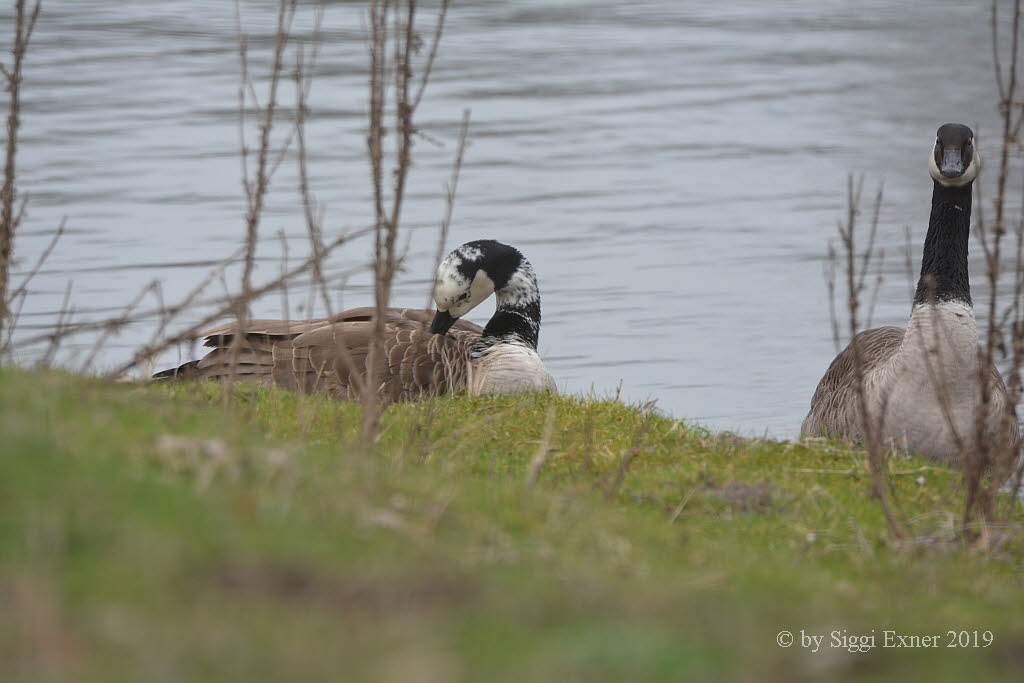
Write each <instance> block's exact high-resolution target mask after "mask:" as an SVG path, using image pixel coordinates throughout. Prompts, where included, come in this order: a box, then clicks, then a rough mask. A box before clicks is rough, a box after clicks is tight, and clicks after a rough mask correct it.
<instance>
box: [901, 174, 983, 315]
mask: <svg viewBox="0 0 1024 683" xmlns="http://www.w3.org/2000/svg"><path fill="white" fill-rule="evenodd" d="M932 182H934V183H935V189H934V190H933V191H932V213H931V217H930V218H929V220H928V235H927V236H926V237H925V239H924V256H923V257H922V259H921V278H920V279H919V280H918V282H917V291H916V292H915V294H914V305H915V306H916V305H918V304H924V303H930V302H934V303H943V302H950V301H953V302H960V303H964V304H966V305H968V306H970V305H971V283H970V280H969V278H968V275H967V243H968V241H969V238H970V234H971V185H972V184H973V183H967V184H966V185H963V186H961V187H947V186H945V185H943V184H941V183H939V182H935V181H934V180H933V181H932Z"/></svg>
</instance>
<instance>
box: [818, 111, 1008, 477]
mask: <svg viewBox="0 0 1024 683" xmlns="http://www.w3.org/2000/svg"><path fill="white" fill-rule="evenodd" d="M980 167H981V157H980V156H979V155H978V152H977V150H976V149H975V148H974V133H973V132H972V131H971V129H970V128H968V127H967V126H964V125H960V124H956V123H947V124H946V125H944V126H942V127H941V128H939V130H938V134H937V137H936V140H935V148H934V150H933V152H932V155H931V158H930V160H929V162H928V170H929V172H930V174H931V177H932V179H933V181H934V189H933V190H932V209H931V217H930V219H929V221H928V234H927V236H926V237H925V242H924V256H923V258H922V260H921V276H920V279H919V280H918V283H917V290H916V292H915V295H914V305H913V309H912V312H911V315H910V320H909V322H908V324H907V329H906V330H903V329H902V328H899V327H879V328H876V329H872V330H865V331H863V332H861V333H860V334H858V335H857V336H856V337H854V339H853V341H852V342H851V343H850V345H848V346H847V347H846V348H845V349H844V350H843V352H842V353H840V354H839V355H838V356H837V357H836V358H835V360H833V361H832V364H831V365H830V366H829V368H828V370H827V371H826V372H825V376H824V377H822V378H821V382H819V383H818V388H817V389H816V390H815V392H814V397H813V398H812V399H811V410H810V412H809V413H808V414H807V417H806V419H804V423H803V426H802V427H801V435H804V436H826V435H827V436H839V437H845V438H847V439H850V440H851V441H855V442H863V441H864V434H862V425H861V418H860V408H859V401H858V397H857V394H856V388H855V382H856V374H855V367H854V364H855V358H854V351H853V348H854V345H856V346H857V347H858V349H859V352H860V357H861V363H862V368H863V369H864V388H865V392H866V393H865V398H866V399H867V403H868V412H869V414H870V415H871V416H872V419H877V416H878V415H879V414H880V413H882V411H883V409H884V419H883V422H882V439H883V441H884V442H885V444H886V445H895V446H897V447H901V448H904V449H906V450H907V451H910V452H915V453H919V454H921V455H925V456H927V457H930V458H932V459H935V460H940V461H945V462H956V461H957V460H958V459H959V457H960V453H961V448H960V447H958V445H957V440H958V439H960V440H961V442H962V444H963V445H964V446H965V447H969V446H970V444H971V443H973V439H974V425H975V408H976V406H977V405H978V403H979V402H980V389H979V383H978V362H979V361H978V330H977V326H976V323H975V319H974V308H973V306H972V304H971V288H970V282H969V280H968V275H967V242H968V237H969V235H970V227H971V186H972V184H973V183H974V179H975V178H976V177H977V176H978V170H979V169H980ZM991 373H992V377H993V382H992V384H991V387H992V389H991V391H992V394H993V395H992V397H991V398H992V404H991V412H990V413H989V414H988V415H987V416H986V417H987V419H986V421H985V425H986V426H985V430H986V433H985V434H984V437H985V438H987V439H996V438H1003V439H1007V438H1008V439H1011V440H1012V441H1010V442H1009V443H1016V440H1017V433H1018V430H1019V427H1018V425H1017V421H1016V416H1012V415H1011V414H1010V413H1011V412H1012V408H1010V403H1009V401H1008V399H1007V396H1006V388H1005V386H1004V385H1003V381H1002V379H1001V378H1000V377H999V373H998V371H996V369H995V368H994V367H992V368H991ZM951 426H952V427H951ZM953 429H955V433H954V432H953V431H952V430H953ZM1003 443H1007V442H1006V441H1004V442H1003Z"/></svg>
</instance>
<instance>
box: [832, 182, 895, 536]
mask: <svg viewBox="0 0 1024 683" xmlns="http://www.w3.org/2000/svg"><path fill="white" fill-rule="evenodd" d="M862 190H863V182H862V181H861V180H857V181H855V180H854V178H853V177H852V176H851V177H850V178H848V180H847V203H846V216H845V218H844V220H842V221H840V222H839V225H838V235H839V240H838V250H837V248H836V246H832V245H830V246H829V267H828V270H827V271H826V272H827V276H826V279H827V282H828V290H829V295H830V301H831V302H833V303H832V304H831V307H830V311H831V321H832V334H833V338H834V340H835V341H836V342H838V341H839V339H840V328H841V323H840V321H839V316H838V313H837V309H836V306H835V304H834V300H835V292H836V279H837V274H839V275H841V276H842V278H843V285H844V287H845V290H846V301H845V307H846V311H847V319H846V328H847V333H848V334H849V338H850V340H851V343H850V346H849V348H850V349H851V351H852V354H853V367H854V372H853V380H854V394H855V398H856V402H857V414H858V419H859V421H860V429H859V431H860V435H861V439H862V441H863V444H864V447H865V449H866V450H867V454H868V470H869V472H870V473H871V486H872V491H873V493H874V495H875V497H876V498H877V499H878V502H879V504H880V506H881V508H882V513H883V515H884V516H885V522H886V526H887V527H888V529H889V534H890V535H891V536H892V537H893V538H896V539H900V538H903V537H904V536H905V532H904V529H903V525H902V523H901V522H900V521H899V520H900V517H901V515H900V513H899V510H898V508H897V506H896V502H895V501H894V500H893V497H892V487H891V486H890V484H889V475H888V462H887V460H888V456H889V446H888V444H886V443H885V440H884V438H883V434H884V427H885V409H886V404H887V402H888V401H887V397H885V398H883V401H882V405H880V406H879V407H878V408H877V410H875V411H873V410H872V406H871V401H869V400H868V392H867V388H866V385H865V377H866V374H867V369H866V361H865V358H864V351H863V348H862V344H860V343H858V340H857V335H858V334H859V333H860V332H861V330H862V327H861V309H862V305H863V304H862V300H863V297H864V295H865V293H866V292H867V291H868V280H867V277H868V273H869V272H870V271H871V269H872V265H873V263H875V262H876V261H878V260H879V259H880V258H881V257H882V254H881V252H880V250H878V249H877V248H876V247H875V238H876V235H877V234H878V219H879V215H880V212H881V206H882V189H881V187H880V188H879V189H878V193H877V194H876V195H875V199H874V202H873V204H872V212H871V218H870V223H869V226H868V235H867V242H866V244H865V246H864V247H863V249H862V248H861V246H860V243H859V241H858V238H859V236H860V235H859V232H858V228H859V225H858V219H859V217H860V205H861V196H862ZM881 281H882V280H881V275H879V276H878V277H877V278H876V280H875V285H874V291H875V292H876V293H877V291H878V288H879V286H880V285H881ZM875 298H876V297H875V296H874V295H873V296H872V301H874V300H875ZM872 305H873V304H872ZM868 316H869V318H870V312H869V314H868ZM836 347H837V348H838V347H839V344H838V343H837V344H836Z"/></svg>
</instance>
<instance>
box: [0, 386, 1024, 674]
mask: <svg viewBox="0 0 1024 683" xmlns="http://www.w3.org/2000/svg"><path fill="white" fill-rule="evenodd" d="M222 398H223V397H222V396H221V394H220V393H219V389H217V388H216V387H213V386H209V385H206V386H195V385H192V386H174V387H166V386H163V387H161V386H138V385H128V384H119V385H112V384H109V383H102V382H98V381H91V380H84V379H80V378H73V377H68V376H65V375H60V374H41V373H22V372H12V371H6V372H0V451H2V453H3V456H2V457H0V607H2V610H0V611H2V614H3V617H2V618H0V670H3V671H4V672H5V673H4V677H3V678H4V680H5V681H12V682H13V681H40V680H75V681H138V680H158V679H159V680H189V681H200V680H229V681H234V680H237V681H252V680H280V681H284V680H289V681H295V680H351V681H357V680H358V681H370V680H388V681H390V680H394V681H398V680H403V681H460V680H487V681H522V680H529V681H572V680H579V681H588V682H592V681H617V680H630V681H659V680H687V681H693V680H698V681H703V680H750V681H792V680H802V679H807V680H818V679H837V678H849V679H851V680H893V679H907V680H950V681H959V680H965V679H967V678H968V677H972V678H974V679H975V680H1007V681H1009V680H1020V678H1019V676H1020V671H1021V669H1022V667H1024V621H1022V620H1021V619H1020V612H1021V609H1022V607H1024V593H1022V590H1021V588H1022V586H1021V583H1022V581H1021V578H1022V572H1021V560H1022V557H1024V547H1022V544H1021V543H1020V541H1019V540H1015V539H1014V538H1011V539H1010V540H1009V541H1008V542H1007V543H1006V544H1004V545H1003V546H1002V547H1001V548H1000V549H999V550H998V551H997V552H994V553H989V554H978V553H975V552H972V551H970V550H968V549H964V548H962V547H960V546H958V545H956V544H955V543H953V542H951V541H950V539H951V538H952V537H953V532H952V529H953V527H954V521H955V519H956V512H957V509H958V507H957V504H958V492H957V489H956V477H955V476H954V475H953V474H952V473H950V472H948V471H945V470H942V469H940V468H932V467H928V466H927V464H926V463H924V462H923V461H915V460H899V461H893V462H892V464H891V467H892V470H893V472H894V477H893V479H894V482H895V489H896V494H897V498H898V499H899V500H900V501H901V503H902V505H903V508H904V510H905V511H906V512H907V513H908V517H910V518H911V521H912V524H913V528H914V531H915V534H916V537H917V538H918V541H919V542H917V543H915V544H914V545H913V546H912V547H904V548H900V549H895V548H892V547H890V546H889V544H888V543H887V542H886V540H885V539H886V536H885V526H884V522H883V520H882V518H881V515H880V513H879V510H878V507H877V505H875V504H874V503H873V502H872V501H871V500H870V496H869V490H870V481H869V477H868V474H867V469H866V466H865V463H864V461H863V455H862V454H860V453H858V452H855V451H850V450H848V449H846V448H844V447H841V446H838V445H830V444H820V445H814V446H813V447H806V446H801V445H793V444H787V443H775V442H768V441H761V440H749V439H741V438H736V437H733V436H730V435H716V434H711V433H708V432H707V431H705V430H703V429H700V428H695V427H691V426H687V425H685V424H683V423H679V422H675V421H673V420H669V419H665V418H663V417H659V416H657V415H648V414H644V413H643V411H640V410H637V409H635V408H631V407H627V406H622V405H620V404H616V403H612V402H595V401H583V400H580V399H575V398H558V397H549V396H539V397H526V398H524V397H506V398H475V399H469V398H458V399H444V400H435V401H430V402H425V403H420V404H410V405H402V406H396V407H392V408H391V409H389V411H388V413H387V415H386V416H385V429H384V432H383V434H382V436H381V439H380V442H379V444H378V448H377V452H375V453H373V454H369V455H367V454H362V453H360V452H359V451H358V449H356V448H355V447H354V445H353V444H354V438H355V435H356V433H357V430H358V418H359V414H358V409H357V408H356V407H355V406H351V405H343V404H338V403H333V402H329V401H324V400H319V399H312V398H300V397H296V396H294V395H291V394H288V393H285V392H279V391H267V390H240V391H237V392H236V395H235V396H234V397H233V400H232V401H231V402H230V405H226V403H225V402H224V401H223V400H222ZM546 435H547V436H546ZM531 472H533V473H535V475H536V476H535V482H534V483H533V484H532V485H531V484H530V482H529V480H530V479H531ZM1013 521H1014V522H1015V523H1019V522H1021V521H1024V519H1022V517H1021V516H1020V515H1019V514H1018V515H1017V516H1016V517H1015V518H1014V520H1013ZM801 629H803V630H804V631H806V632H807V633H813V634H815V635H823V634H824V635H825V636H826V637H825V641H824V643H823V644H822V646H821V649H820V650H819V651H818V652H817V653H812V652H810V651H809V650H806V649H802V648H801V647H800V643H799V640H800V631H801ZM872 629H874V630H875V636H876V640H875V644H876V645H877V646H878V647H877V648H876V649H874V650H872V651H870V652H866V653H851V652H848V651H847V650H845V649H841V648H834V647H829V640H830V638H829V636H828V634H829V633H830V632H831V631H833V630H835V631H840V632H842V631H843V630H845V631H846V635H847V636H851V635H865V634H866V635H870V634H871V631H872ZM885 629H891V630H895V631H897V632H898V633H899V634H901V635H928V634H940V638H939V639H938V641H937V642H938V647H935V648H917V649H886V648H883V647H881V646H882V645H883V633H882V632H883V630H885ZM975 629H977V630H979V631H991V632H992V634H993V639H994V641H993V643H992V645H991V646H989V647H987V648H977V649H975V648H968V649H960V648H947V647H946V644H947V643H948V642H949V637H948V636H946V635H945V634H946V632H947V631H949V630H957V631H960V630H967V631H973V630H975ZM783 630H787V631H791V632H793V633H794V634H795V636H796V638H797V644H796V645H794V646H793V647H790V648H782V647H779V646H778V645H777V644H776V637H777V634H778V633H779V632H780V631H783ZM979 644H980V645H983V644H984V642H983V641H982V642H979Z"/></svg>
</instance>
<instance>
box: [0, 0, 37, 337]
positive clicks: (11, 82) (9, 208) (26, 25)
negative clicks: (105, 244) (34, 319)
mask: <svg viewBox="0 0 1024 683" xmlns="http://www.w3.org/2000/svg"><path fill="white" fill-rule="evenodd" d="M26 5H27V3H26V2H25V0H15V2H14V27H13V28H14V40H13V42H12V45H11V66H10V68H8V67H7V66H6V65H4V66H3V76H4V79H5V80H6V81H7V82H6V86H5V90H6V91H7V93H8V106H7V137H6V141H5V142H6V148H5V150H4V175H3V185H2V186H0V337H3V331H4V326H5V325H6V324H8V321H9V318H10V308H9V304H10V302H11V301H12V300H13V299H14V298H15V297H12V296H10V295H9V294H8V293H7V285H8V281H9V278H10V270H11V262H12V258H13V252H14V234H15V232H16V231H17V229H18V224H19V223H20V222H21V219H22V217H23V216H24V209H25V204H24V203H22V205H21V208H20V209H18V210H17V211H15V204H16V202H17V187H16V185H17V167H16V161H17V153H18V129H19V128H20V127H21V82H22V70H23V67H24V64H25V55H26V54H27V53H28V46H29V42H30V41H31V39H32V31H33V29H35V25H36V20H37V19H38V18H39V9H40V6H41V5H40V0H36V3H35V4H34V5H33V7H32V9H31V10H30V11H28V12H26Z"/></svg>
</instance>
